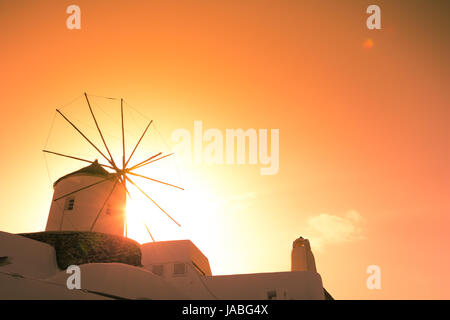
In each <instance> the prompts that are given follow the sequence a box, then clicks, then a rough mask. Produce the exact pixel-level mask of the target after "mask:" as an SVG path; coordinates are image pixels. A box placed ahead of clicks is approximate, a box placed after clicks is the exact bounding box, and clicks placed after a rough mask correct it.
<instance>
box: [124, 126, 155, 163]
mask: <svg viewBox="0 0 450 320" xmlns="http://www.w3.org/2000/svg"><path fill="white" fill-rule="evenodd" d="M152 122H153V120H151V121H150V122H149V123H148V125H147V127H146V128H145V130H144V133H142V135H141V137H140V138H139V140H138V142H137V143H136V146H135V147H134V149H133V152H131V154H130V156H129V157H128V160H127V161H126V162H125V165H124V166H123V167H124V168H126V167H127V165H128V162H130V160H131V157H132V156H133V154H134V152H135V151H136V149H137V147H138V146H139V144H140V143H141V140H142V138H144V136H145V133H146V132H147V130H148V128H149V127H150V125H151V124H152Z"/></svg>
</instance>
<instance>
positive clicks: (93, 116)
mask: <svg viewBox="0 0 450 320" xmlns="http://www.w3.org/2000/svg"><path fill="white" fill-rule="evenodd" d="M84 96H85V97H86V101H87V104H88V107H89V110H90V111H91V115H92V118H93V119H94V122H95V126H96V127H97V130H98V133H100V137H101V138H102V141H103V144H104V145H105V148H106V151H108V154H109V157H110V158H111V161H109V162H110V163H111V164H112V165H113V167H116V164H115V163H114V158H113V156H112V155H111V152H110V151H109V148H108V145H107V144H106V141H105V138H104V137H103V134H102V131H101V130H100V126H99V125H98V123H97V119H96V118H95V115H94V111H93V110H92V108H91V103H90V102H89V99H88V96H87V94H86V92H85V93H84Z"/></svg>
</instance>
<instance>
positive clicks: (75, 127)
mask: <svg viewBox="0 0 450 320" xmlns="http://www.w3.org/2000/svg"><path fill="white" fill-rule="evenodd" d="M56 112H58V113H59V114H60V115H61V116H62V117H63V118H64V119H65V120H66V121H67V122H69V123H70V125H71V126H72V127H73V128H74V129H75V130H77V131H78V133H79V134H81V135H82V136H83V138H85V139H86V141H87V142H89V143H90V145H91V146H93V147H94V148H95V150H97V151H98V152H99V153H100V154H101V155H102V156H103V158H105V159H106V161H108V162H109V163H110V164H111V165H112V166H113V167H114V166H115V165H114V164H113V163H112V162H111V160H110V159H108V157H107V156H105V154H104V153H103V152H101V151H100V149H99V148H97V146H96V145H95V144H94V143H92V141H91V140H89V138H88V137H86V136H85V135H84V133H83V132H81V130H80V129H78V128H77V126H76V125H74V124H73V123H72V121H70V120H69V119H68V118H67V117H66V116H65V115H64V114H63V113H62V112H61V111H60V110H58V109H56Z"/></svg>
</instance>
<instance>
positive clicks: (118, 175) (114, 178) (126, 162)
mask: <svg viewBox="0 0 450 320" xmlns="http://www.w3.org/2000/svg"><path fill="white" fill-rule="evenodd" d="M84 97H85V99H86V103H87V107H88V108H89V113H90V116H91V117H92V120H93V122H94V124H95V128H96V131H97V132H98V134H99V137H100V138H101V141H102V143H103V146H104V148H105V150H106V153H105V152H104V151H102V150H101V149H100V148H99V147H98V146H97V145H96V144H94V142H92V139H89V138H88V137H87V136H86V134H85V133H83V132H82V131H81V130H80V129H79V127H78V126H77V125H75V124H74V122H73V121H71V120H70V119H69V118H68V117H67V116H66V115H65V114H64V113H63V112H62V111H61V110H59V109H56V112H57V113H58V114H59V115H60V116H61V117H62V118H63V119H64V120H65V121H66V122H67V123H68V124H69V125H70V126H71V127H72V128H73V129H74V130H76V132H78V134H79V135H81V136H82V137H83V138H84V140H86V142H87V143H88V144H89V145H90V146H91V147H92V148H93V149H94V150H95V151H96V152H97V153H98V154H99V155H100V156H101V157H102V158H103V159H104V160H106V163H105V164H103V163H99V162H98V161H97V160H95V161H92V160H88V159H84V158H81V157H76V156H73V155H70V154H64V153H60V152H56V151H52V150H43V152H44V153H48V154H53V155H56V156H59V157H65V158H70V159H73V160H78V161H82V162H87V163H90V164H91V165H95V166H100V167H101V168H100V169H102V170H104V172H105V173H107V174H105V175H104V177H102V178H100V179H99V180H98V181H95V182H93V183H89V184H86V185H83V186H81V187H78V188H76V189H74V190H70V192H67V193H64V194H62V195H59V196H58V197H55V198H54V199H53V201H54V202H56V201H58V200H60V199H65V198H67V197H69V196H73V195H75V194H77V193H79V192H82V191H84V190H89V189H92V188H94V187H96V186H98V185H101V184H103V183H105V182H110V184H112V187H111V190H110V192H108V193H107V196H106V198H105V199H104V201H103V199H102V203H103V205H102V206H101V207H100V209H99V210H98V212H97V213H96V215H95V218H94V219H93V221H92V223H91V224H90V230H89V231H93V230H94V227H95V226H96V223H97V222H98V219H99V217H100V216H101V214H102V212H104V211H105V210H104V209H105V206H106V204H107V203H108V201H109V199H110V197H111V195H112V194H113V192H114V191H115V189H116V188H117V186H118V185H121V186H122V187H123V188H124V190H125V191H126V193H127V194H128V196H129V197H130V198H131V195H130V192H129V191H128V188H127V183H130V184H131V185H133V186H134V187H135V188H136V189H138V190H139V191H140V192H141V193H142V194H143V195H144V196H145V197H146V198H147V199H148V200H150V201H151V202H152V203H153V204H154V205H155V206H156V207H157V208H158V209H159V210H160V211H161V212H163V213H164V214H165V215H166V216H167V217H168V218H170V219H171V220H172V221H173V222H174V223H175V224H176V225H178V226H179V227H180V226H181V225H180V224H179V223H178V222H177V221H176V220H175V219H174V218H173V217H172V216H171V215H170V214H169V213H167V211H166V210H164V209H163V208H162V207H161V206H160V205H159V204H158V203H157V202H156V201H155V200H154V199H153V198H152V197H150V196H149V195H148V193H147V192H145V191H144V190H143V189H142V188H141V187H139V186H138V185H137V184H136V183H135V182H134V181H133V179H134V178H135V177H139V178H143V179H146V180H148V181H151V182H154V183H159V184H163V185H166V186H169V187H173V188H177V189H180V190H184V189H183V188H181V187H179V186H176V185H174V184H170V183H168V182H164V181H161V180H158V179H155V178H151V177H148V176H145V175H142V174H139V173H137V172H135V170H137V169H139V168H142V167H145V166H147V165H149V164H151V163H154V162H156V161H159V160H162V159H164V158H167V157H170V156H172V155H173V153H168V154H165V155H163V153H162V152H158V153H156V154H153V155H151V156H149V157H147V158H146V159H145V160H143V161H140V162H138V163H136V164H133V165H131V164H130V163H131V161H132V159H133V155H134V154H135V152H136V150H137V149H138V147H139V145H140V144H141V141H142V139H143V138H144V136H145V135H146V134H147V131H148V129H149V127H150V125H151V124H152V122H153V120H150V121H149V122H148V124H147V125H146V127H145V129H144V131H143V132H142V134H141V135H140V137H139V139H138V140H137V142H136V144H135V145H134V148H133V150H132V152H131V153H130V154H129V155H128V156H127V155H126V152H125V150H126V148H125V125H124V100H123V99H120V116H121V129H122V130H121V138H122V143H121V144H122V159H121V162H120V163H117V162H116V160H115V159H114V158H113V156H112V153H111V151H110V148H109V147H108V144H107V143H106V139H105V137H104V135H103V132H102V130H101V128H100V125H99V123H98V121H97V118H96V116H95V114H94V110H93V108H92V106H91V103H90V100H89V97H88V95H87V94H86V93H84ZM104 168H107V169H109V170H111V171H112V173H111V172H106V170H105V169H104ZM124 220H125V222H126V217H124ZM61 221H62V220H61ZM61 223H62V222H61ZM143 223H144V225H145V228H146V230H147V232H148V234H149V235H150V237H151V239H152V240H153V241H155V239H154V237H153V235H152V233H151V232H150V229H149V227H148V225H147V224H146V223H145V222H143ZM125 236H127V227H125Z"/></svg>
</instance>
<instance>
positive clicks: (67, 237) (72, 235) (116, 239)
mask: <svg viewBox="0 0 450 320" xmlns="http://www.w3.org/2000/svg"><path fill="white" fill-rule="evenodd" d="M20 235H21V236H23V237H26V238H29V239H33V240H37V241H41V242H44V243H47V244H49V245H51V246H53V247H54V248H55V251H56V260H57V263H58V267H59V268H60V269H66V268H67V267H68V266H70V265H81V264H85V263H106V262H119V263H125V264H129V265H132V266H138V267H139V266H141V249H140V245H139V243H137V242H136V241H134V240H131V239H128V238H125V237H121V236H116V235H110V234H105V233H99V232H87V231H86V232H78V231H46V232H37V233H23V234H20Z"/></svg>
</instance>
